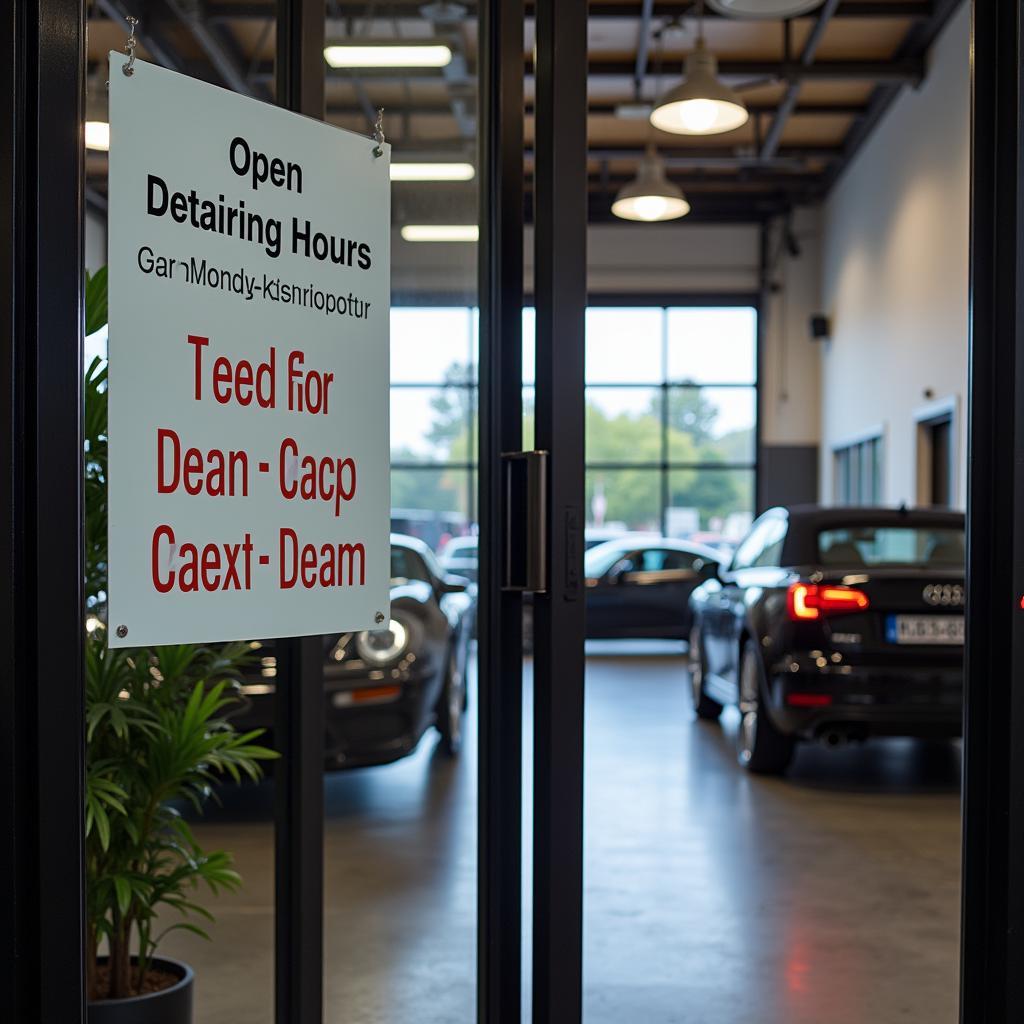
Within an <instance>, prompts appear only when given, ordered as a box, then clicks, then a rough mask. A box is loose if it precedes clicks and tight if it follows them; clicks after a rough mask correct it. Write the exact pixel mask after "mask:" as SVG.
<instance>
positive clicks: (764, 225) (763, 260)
mask: <svg viewBox="0 0 1024 1024" xmlns="http://www.w3.org/2000/svg"><path fill="white" fill-rule="evenodd" d="M786 24H787V25H788V24H789V22H788V21H787V22H786ZM771 236H772V232H771V221H769V220H762V221H761V222H760V223H759V224H758V226H757V310H756V314H755V315H756V316H757V325H756V328H755V330H756V332H757V337H756V339H755V342H754V345H755V350H754V358H755V371H754V384H755V389H754V515H757V516H759V515H760V514H761V513H762V512H764V511H765V505H764V487H763V486H762V483H761V469H762V467H763V466H764V366H765V359H764V354H765V351H766V350H767V348H768V346H767V337H768V310H769V308H770V303H771V294H772V282H771ZM785 332H786V325H785V324H782V325H780V334H779V337H780V338H781V339H782V341H781V344H785V343H786V336H785Z"/></svg>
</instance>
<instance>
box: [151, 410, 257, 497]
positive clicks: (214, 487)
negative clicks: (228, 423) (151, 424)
mask: <svg viewBox="0 0 1024 1024" xmlns="http://www.w3.org/2000/svg"><path fill="white" fill-rule="evenodd" d="M179 487H181V488H182V489H183V490H184V491H185V493H186V494H192V495H196V494H202V493H203V492H205V493H206V494H209V495H211V496H213V497H225V496H226V497H230V498H233V497H235V495H240V496H241V497H243V498H244V497H246V496H247V495H248V494H249V456H248V455H247V454H246V453H245V452H244V451H228V452H226V453H225V452H223V451H222V450H221V449H220V448H211V449H210V450H209V451H208V452H206V454H205V455H204V454H203V452H201V451H200V450H199V449H198V448H185V449H183V448H182V444H181V438H179V437H178V434H177V433H176V432H175V431H174V430H169V429H165V428H163V427H161V428H159V429H158V430H157V432H156V490H157V494H173V493H174V492H175V491H176V490H177V489H178V488H179Z"/></svg>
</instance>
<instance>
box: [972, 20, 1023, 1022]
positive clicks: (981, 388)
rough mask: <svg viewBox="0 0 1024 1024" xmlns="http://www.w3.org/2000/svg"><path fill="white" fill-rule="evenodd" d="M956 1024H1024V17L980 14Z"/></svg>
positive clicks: (976, 28) (976, 29) (975, 52)
mask: <svg viewBox="0 0 1024 1024" xmlns="http://www.w3.org/2000/svg"><path fill="white" fill-rule="evenodd" d="M973 10H974V22H973V39H972V43H973V45H972V83H973V88H972V108H973V109H972V166H971V284H970V301H969V309H970V316H971V322H970V423H969V432H970V439H969V450H970V454H969V460H968V467H969V468H968V474H969V479H968V503H967V524H968V552H967V565H968V572H967V649H966V668H967V672H966V700H965V705H966V707H965V719H964V730H965V731H964V795H963V815H964V820H963V911H962V913H963V920H962V934H961V942H960V948H961V993H960V1019H961V1021H962V1022H964V1024H1010V1022H1011V1021H1020V1020H1021V1019H1024V870H1022V865H1024V607H1022V606H1021V600H1022V595H1024V305H1022V303H1024V224H1022V216H1024V193H1022V188H1024V182H1022V178H1021V164H1022V155H1024V153H1022V143H1024V130H1022V129H1024V126H1022V117H1024V104H1022V98H1021V96H1022V94H1021V86H1022V81H1021V68H1020V54H1021V48H1022V46H1024V25H1022V13H1021V5H1020V3H990V2H987V0H982V2H975V3H974V5H973Z"/></svg>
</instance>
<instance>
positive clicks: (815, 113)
mask: <svg viewBox="0 0 1024 1024" xmlns="http://www.w3.org/2000/svg"><path fill="white" fill-rule="evenodd" d="M634 102H636V101H634V100H626V99H624V100H622V101H621V102H619V103H610V102H606V101H591V103H590V107H589V113H590V116H591V117H595V116H601V115H614V114H615V112H616V110H617V109H618V108H619V107H620V106H622V105H632V104H633V103H634ZM640 102H641V103H644V102H646V101H644V100H641V101H640ZM649 105H650V106H653V105H654V104H653V103H650V104H649ZM747 109H748V110H749V111H750V113H751V114H771V113H774V112H775V110H776V109H777V107H776V105H775V104H774V103H748V104H747ZM866 110H867V107H866V105H865V104H863V103H798V104H797V106H796V108H795V109H794V110H793V112H792V116H793V117H801V116H806V117H859V116H860V115H861V114H863V113H864V112H865V111H866ZM362 113H363V107H362V105H361V104H352V103H334V104H329V105H328V107H327V115H328V117H331V116H333V117H359V116H361V115H362ZM402 113H403V114H410V115H411V116H413V117H416V116H418V115H421V114H422V115H427V116H431V115H434V116H439V115H443V114H450V113H451V105H450V104H449V103H447V102H446V101H444V100H438V101H437V102H423V101H420V102H413V103H410V104H403V106H402ZM525 114H526V116H527V117H533V104H532V103H527V104H526V109H525ZM641 123H643V119H641Z"/></svg>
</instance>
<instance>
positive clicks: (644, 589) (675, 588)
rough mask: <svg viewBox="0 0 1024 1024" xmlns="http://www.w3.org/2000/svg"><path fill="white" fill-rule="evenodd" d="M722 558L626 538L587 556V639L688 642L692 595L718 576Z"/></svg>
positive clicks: (677, 544)
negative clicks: (622, 638) (629, 638)
mask: <svg viewBox="0 0 1024 1024" xmlns="http://www.w3.org/2000/svg"><path fill="white" fill-rule="evenodd" d="M719 557H720V556H719V555H718V554H717V553H716V552H715V551H714V550H712V549H711V548H706V547H703V546H702V545H699V544H691V543H687V542H685V541H678V540H672V539H671V538H669V537H653V538H652V537H644V538H642V539H640V538H637V537H630V536H629V535H628V534H627V535H625V536H623V537H621V538H619V539H617V540H611V541H607V542H606V543H604V544H599V545H598V546H597V547H594V548H591V549H590V550H589V551H587V552H586V553H585V554H584V556H583V571H584V575H585V576H586V581H587V636H588V637H592V638H595V639H597V638H601V639H606V638H607V639H611V638H620V637H653V638H658V639H668V640H685V639H686V638H687V637H688V636H689V633H690V609H689V598H690V594H691V593H692V592H693V590H694V588H696V587H697V586H699V585H700V584H701V583H703V582H704V580H706V579H707V578H708V577H709V576H714V575H715V570H716V569H717V566H718V559H719Z"/></svg>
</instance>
